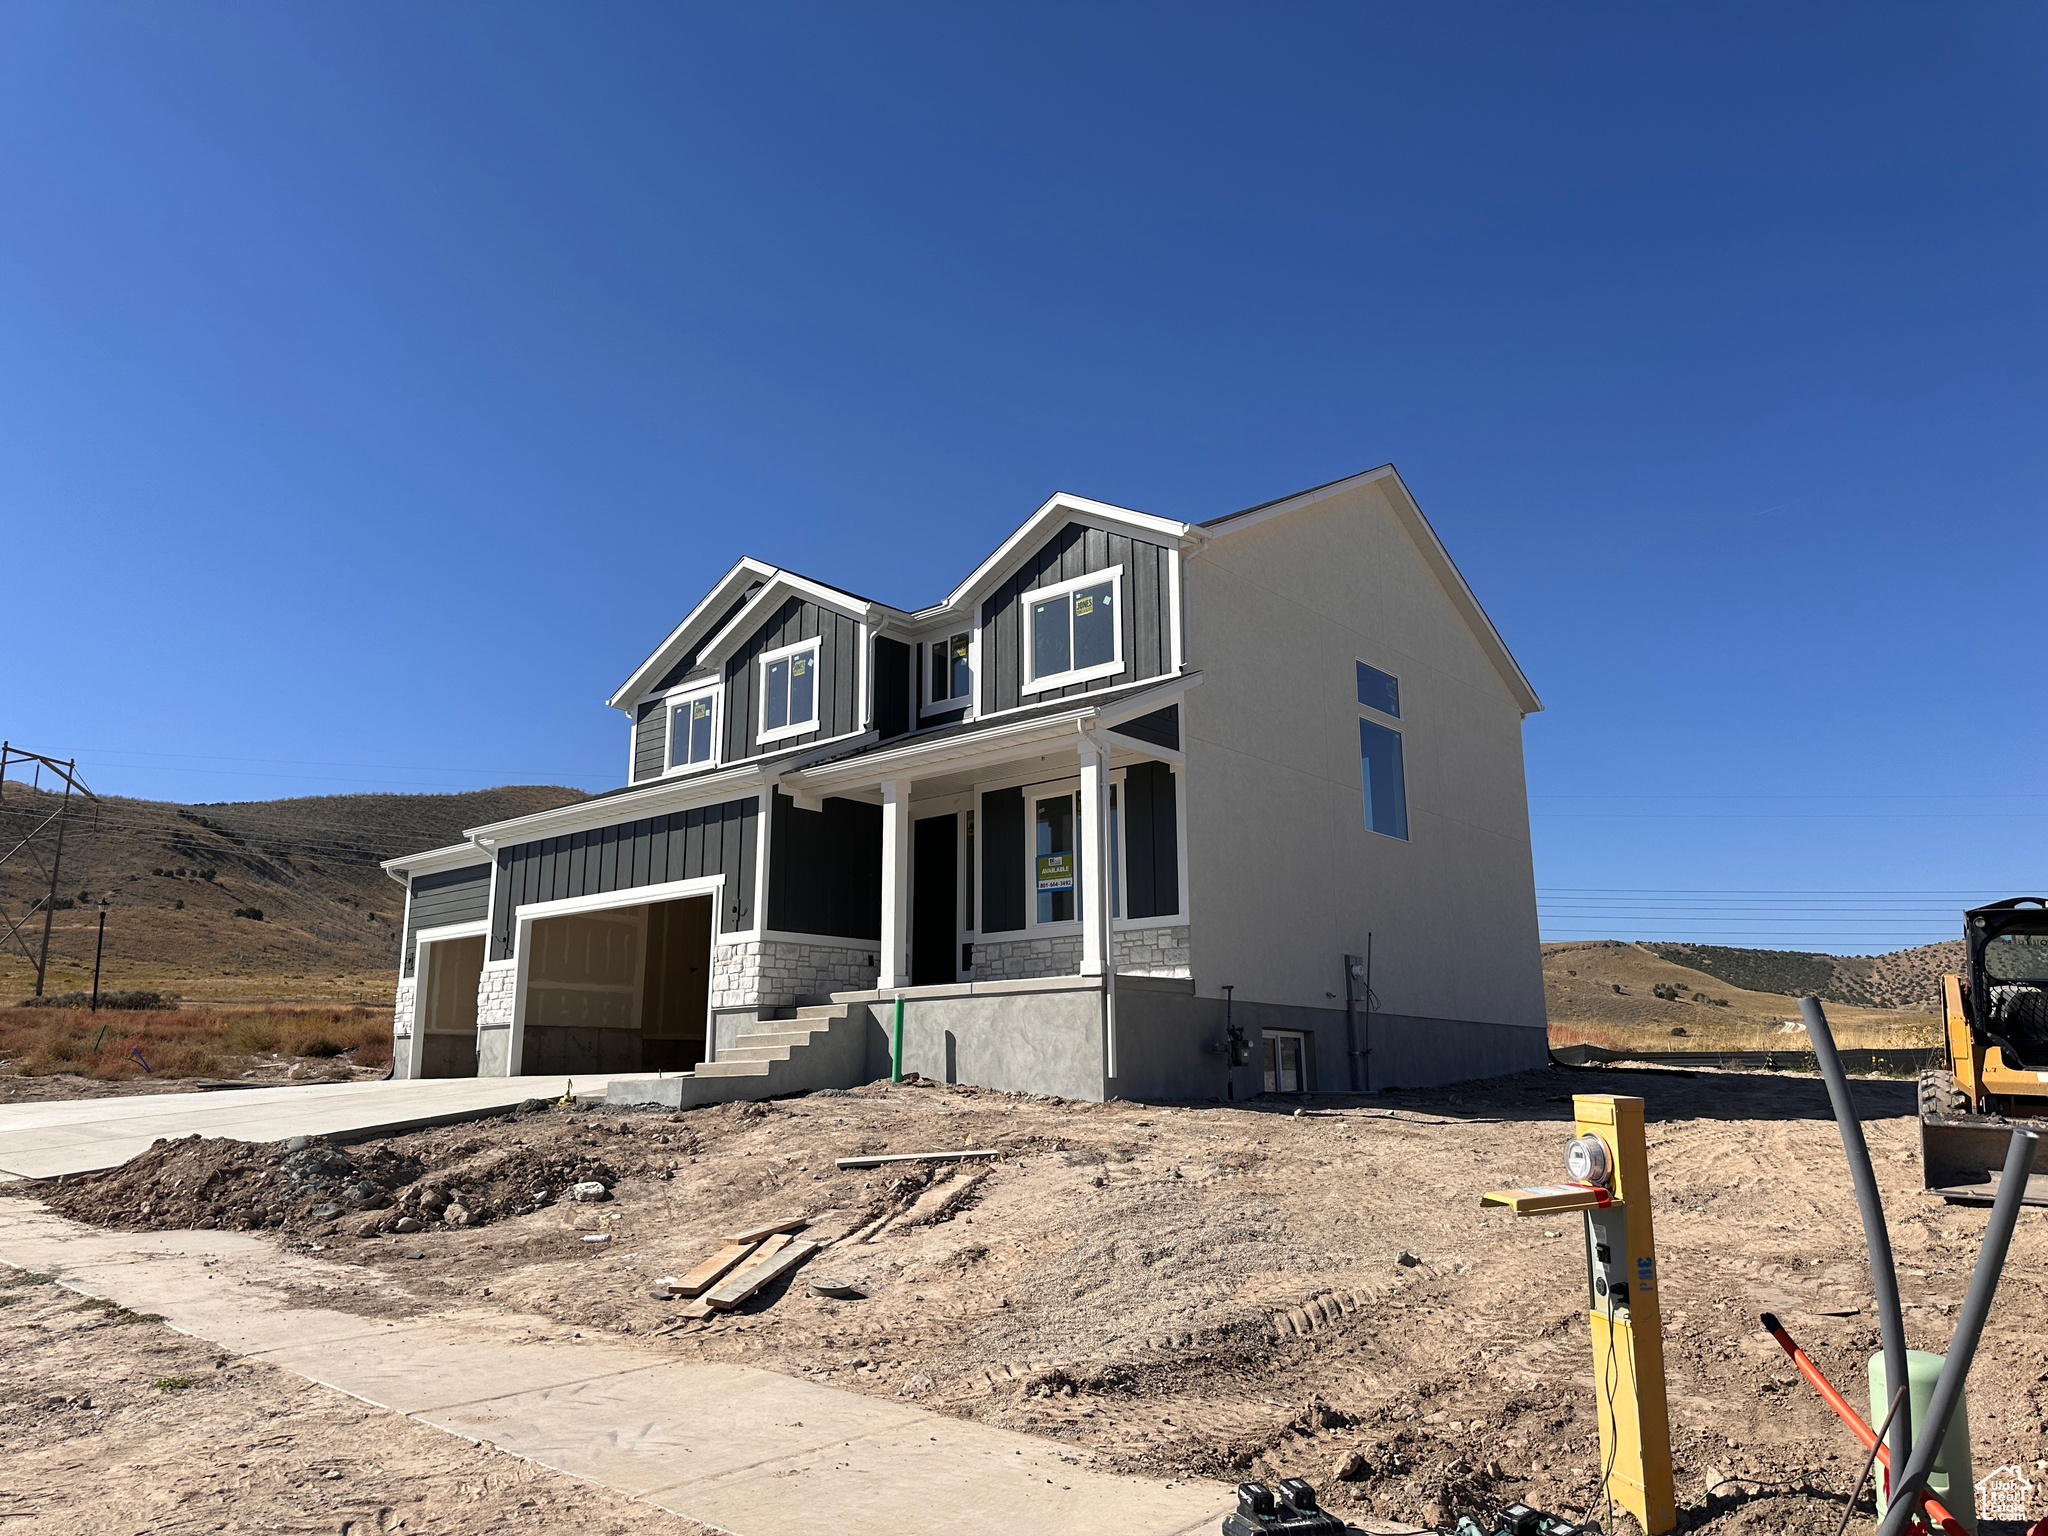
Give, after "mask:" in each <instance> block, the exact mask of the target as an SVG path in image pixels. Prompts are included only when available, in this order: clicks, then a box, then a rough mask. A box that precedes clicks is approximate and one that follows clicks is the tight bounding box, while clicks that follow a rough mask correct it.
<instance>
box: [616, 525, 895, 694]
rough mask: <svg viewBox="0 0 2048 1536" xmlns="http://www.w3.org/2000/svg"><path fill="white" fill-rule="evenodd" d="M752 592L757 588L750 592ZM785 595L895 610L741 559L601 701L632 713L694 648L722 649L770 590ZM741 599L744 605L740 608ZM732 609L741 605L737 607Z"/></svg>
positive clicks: (858, 612)
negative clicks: (717, 647) (655, 684)
mask: <svg viewBox="0 0 2048 1536" xmlns="http://www.w3.org/2000/svg"><path fill="white" fill-rule="evenodd" d="M750 588H758V589H759V590H758V591H752V592H751V593H750V591H749V589H750ZM771 590H773V591H776V592H780V593H783V594H789V593H798V594H801V595H802V596H805V597H808V598H811V599H812V600H813V601H815V602H820V603H824V604H825V605H826V606H827V607H832V608H838V609H840V610H841V611H842V612H845V613H849V614H852V615H853V616H855V617H856V618H862V619H865V618H867V617H869V616H870V615H871V614H873V613H874V612H876V611H878V610H879V611H886V612H890V613H893V612H895V610H894V609H891V608H887V607H886V605H884V604H881V603H877V602H875V601H874V600H873V599H872V598H866V597H860V596H857V595H856V594H854V593H852V592H848V591H846V590H844V589H843V588H840V587H833V586H827V585H826V584H825V583H824V582H822V581H817V580H814V579H813V578H811V577H809V576H800V575H798V574H797V573H796V572H795V571H786V570H783V569H781V568H780V567H779V566H773V565H770V564H769V563H768V562H767V561H765V560H756V559H755V558H754V557H753V556H752V555H743V556H741V557H740V559H739V561H738V562H737V563H736V564H734V566H733V568H732V569H731V570H729V571H727V572H726V573H725V574H724V575H723V576H721V577H719V578H718V581H717V584H716V585H714V586H713V587H712V589H711V590H710V591H709V592H707V593H705V594H704V599H703V601H702V602H700V603H698V604H697V606H696V607H694V608H692V609H691V610H690V611H689V613H688V614H687V615H685V616H684V618H683V622H682V623H680V624H678V625H677V626H676V627H675V628H674V629H672V630H670V631H669V633H668V638H667V639H665V640H663V641H662V642H661V644H660V645H658V646H656V647H655V649H654V654H653V655H651V656H649V657H648V658H647V659H646V660H645V661H643V662H641V663H640V665H639V666H637V667H635V668H634V669H633V675H632V676H631V677H629V678H627V679H626V680H625V681H624V682H623V683H621V684H619V686H618V688H617V689H616V690H615V691H614V692H613V694H612V696H611V697H610V698H608V699H606V700H605V703H607V704H609V705H610V706H611V707H612V708H613V709H630V708H631V707H632V705H633V703H634V701H635V700H637V699H638V698H639V697H640V695H641V694H643V693H645V692H646V691H647V690H648V689H649V688H651V687H652V686H653V685H654V683H655V681H656V680H657V679H658V678H660V677H661V676H662V674H663V673H665V672H667V671H668V670H669V669H670V668H671V667H673V666H674V665H675V664H676V663H677V662H679V661H681V660H682V659H683V658H684V657H685V656H687V655H689V653H690V651H691V650H692V649H693V648H695V649H697V650H699V651H701V652H703V653H706V654H708V653H709V652H710V651H711V650H712V649H714V647H716V646H719V645H722V644H723V643H724V642H725V641H726V640H727V639H728V638H729V632H730V631H731V630H732V629H733V628H734V627H735V626H737V625H738V624H740V623H741V622H742V621H743V620H744V619H745V618H746V617H747V615H748V614H749V613H751V612H752V611H753V610H754V609H755V608H756V607H757V606H758V605H759V603H760V601H761V599H762V598H763V597H765V596H767V595H769V593H770V591H771ZM742 599H744V603H743V605H741V604H742ZM735 605H741V606H738V607H736V606H735Z"/></svg>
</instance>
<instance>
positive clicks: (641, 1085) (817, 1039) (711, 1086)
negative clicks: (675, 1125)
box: [605, 1003, 867, 1109]
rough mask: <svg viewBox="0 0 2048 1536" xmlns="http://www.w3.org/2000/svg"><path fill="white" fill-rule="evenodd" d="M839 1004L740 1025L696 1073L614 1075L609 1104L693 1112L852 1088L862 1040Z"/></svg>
mask: <svg viewBox="0 0 2048 1536" xmlns="http://www.w3.org/2000/svg"><path fill="white" fill-rule="evenodd" d="M854 1011H855V1010H854V1009H852V1008H851V1007H849V1006H848V1005H847V1004H845V1003H817V1004H812V1005H810V1006H807V1007H803V1008H799V1009H797V1011H796V1017H795V1018H793V1019H762V1020H759V1021H758V1022H756V1023H754V1024H750V1025H748V1026H746V1027H745V1028H744V1029H742V1030H741V1032H740V1035H739V1038H738V1039H737V1040H736V1041H734V1042H733V1043H732V1044H731V1045H729V1046H727V1047H726V1048H725V1049H724V1050H722V1051H720V1052H719V1053H718V1059H717V1060H716V1061H705V1062H699V1063H698V1064H697V1069H696V1070H695V1071H694V1072H671V1073H669V1074H667V1075H666V1076H662V1077H651V1076H650V1077H615V1078H613V1079H612V1080H611V1082H610V1084H609V1085H608V1086H607V1088H606V1089H605V1102H606V1103H607V1104H653V1105H659V1106H661V1107H663V1108H666V1109H695V1108H696V1107H697V1106H698V1105H700V1104H729V1103H731V1102H733V1101H734V1100H735V1099H773V1098H779V1097H781V1096H782V1095H784V1094H792V1093H809V1092H811V1091H812V1090H813V1089H817V1088H852V1087H854V1086H855V1085H857V1084H859V1083H862V1082H865V1081H866V1080H867V1070H866V1069H867V1040H866V1038H865V1037H864V1036H863V1034H862V1033H861V1030H862V1027H863V1026H864V1024H865V1022H866V1014H867V1010H866V1009H861V1010H859V1012H860V1014H861V1018H860V1020H858V1021H856V1020H855V1019H853V1018H852V1017H850V1015H851V1014H852V1013H853V1012H854Z"/></svg>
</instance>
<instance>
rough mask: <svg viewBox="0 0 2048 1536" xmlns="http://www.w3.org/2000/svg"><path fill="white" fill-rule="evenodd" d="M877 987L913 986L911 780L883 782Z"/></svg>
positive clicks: (886, 989) (891, 988) (888, 988)
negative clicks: (911, 950) (880, 952)
mask: <svg viewBox="0 0 2048 1536" xmlns="http://www.w3.org/2000/svg"><path fill="white" fill-rule="evenodd" d="M881 962H882V963H881V976H880V978H879V979H878V980H877V981H876V983H875V985H876V986H877V987H878V988H879V989H881V990H882V991H884V992H888V991H893V990H895V989H896V988H898V987H907V986H909V985H910V780H908V779H884V780H883V781H882V956H881Z"/></svg>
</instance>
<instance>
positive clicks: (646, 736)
mask: <svg viewBox="0 0 2048 1536" xmlns="http://www.w3.org/2000/svg"><path fill="white" fill-rule="evenodd" d="M667 767H668V700H667V699H648V700H646V701H645V702H643V703H642V704H641V705H640V708H639V709H638V710H637V711H636V718H635V719H634V721H633V782H634V783H636V784H637V783H639V782H640V781H641V780H642V779H658V778H660V777H661V775H662V771H663V770H664V769H666V768H667Z"/></svg>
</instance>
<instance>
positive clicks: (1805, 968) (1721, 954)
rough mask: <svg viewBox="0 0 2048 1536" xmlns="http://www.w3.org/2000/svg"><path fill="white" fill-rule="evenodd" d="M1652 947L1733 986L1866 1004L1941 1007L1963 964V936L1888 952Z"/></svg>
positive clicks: (1897, 1006) (1725, 946)
mask: <svg viewBox="0 0 2048 1536" xmlns="http://www.w3.org/2000/svg"><path fill="white" fill-rule="evenodd" d="M1645 947H1646V948H1648V949H1649V950H1650V951H1651V952H1652V953H1654V954H1656V955H1659V956H1661V957H1663V958H1664V959H1666V960H1669V961H1672V962H1673V963H1674V964H1677V965H1683V966H1686V967H1688V968H1690V969H1692V970H1696V971H1704V972H1706V974H1707V975H1709V976H1714V977H1718V978H1719V979H1720V980H1722V981H1725V982H1728V983H1729V984H1731V985H1733V986H1738V987H1744V988H1747V989H1749V990H1751V991H1756V992H1782V993H1784V994H1785V995H1787V996H1788V997H1804V996H1807V995H1809V994H1811V995H1812V996H1814V997H1818V998H1820V999H1822V1000H1823V1001H1826V1002H1835V1003H1854V1004H1857V1005H1858V1006H1860V1007H1864V1008H1936V1007H1939V1006H1940V1002H1941V977H1942V974H1943V973H1944V972H1948V971H1959V970H1961V969H1962V965H1963V941H1962V940H1961V939H1950V940H1948V941H1947V942H1946V943H1941V944H1922V945H1921V946H1919V947H1918V948H1917V949H1900V950H1894V951H1893V952H1892V953H1890V954H1888V955H1822V954H1812V953H1809V952H1807V951H1803V950H1793V949H1734V948H1731V947H1729V946H1727V945H1723V944H1649V945H1646V946H1645Z"/></svg>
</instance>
